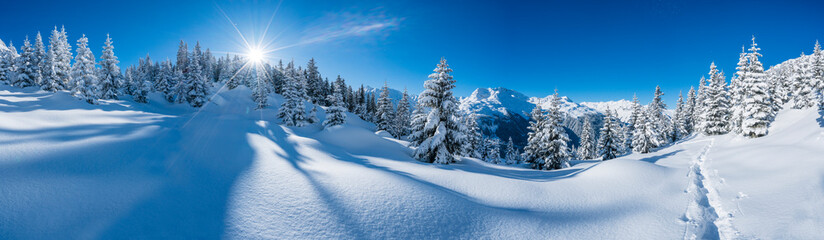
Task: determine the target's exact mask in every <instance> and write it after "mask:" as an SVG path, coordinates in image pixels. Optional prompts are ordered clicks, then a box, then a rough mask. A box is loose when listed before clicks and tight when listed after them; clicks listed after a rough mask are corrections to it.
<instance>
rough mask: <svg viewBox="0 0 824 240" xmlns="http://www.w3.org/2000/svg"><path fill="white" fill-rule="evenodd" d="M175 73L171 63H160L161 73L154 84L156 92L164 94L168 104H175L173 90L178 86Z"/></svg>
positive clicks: (167, 61)
mask: <svg viewBox="0 0 824 240" xmlns="http://www.w3.org/2000/svg"><path fill="white" fill-rule="evenodd" d="M174 71H175V69H174V67H173V66H172V62H171V61H169V60H168V59H167V60H166V61H163V62H162V63H160V72H159V73H158V75H157V78H156V82H155V84H154V90H155V91H157V92H159V93H161V94H163V97H164V98H165V99H166V101H168V102H174V100H175V99H174V91H173V88H174V86H175V85H176V84H177V80H178V79H175V77H174Z"/></svg>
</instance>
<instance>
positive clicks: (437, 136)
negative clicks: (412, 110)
mask: <svg viewBox="0 0 824 240" xmlns="http://www.w3.org/2000/svg"><path fill="white" fill-rule="evenodd" d="M451 72H452V69H450V68H449V65H448V64H447V63H446V59H444V58H441V62H440V63H439V64H438V67H437V68H436V69H435V70H434V73H432V74H430V75H429V80H427V81H426V82H425V83H424V89H425V90H424V91H423V92H422V93H421V94H420V96H419V97H418V99H419V102H420V103H421V105H422V106H423V107H426V108H429V109H431V110H430V111H429V114H428V117H427V118H426V124H425V125H424V128H423V130H422V135H421V136H422V139H424V140H423V141H422V142H421V144H420V145H419V146H418V148H417V149H415V158H417V159H419V160H421V161H424V162H429V163H439V164H449V163H452V162H456V161H457V157H456V155H457V154H460V153H461V151H462V149H461V148H462V146H463V141H465V140H466V139H465V136H464V135H463V133H464V132H465V130H464V129H463V128H464V126H463V125H462V124H461V123H460V121H459V120H460V116H458V102H457V99H455V97H453V96H452V89H453V88H455V80H454V79H453V78H452V75H450V73H451Z"/></svg>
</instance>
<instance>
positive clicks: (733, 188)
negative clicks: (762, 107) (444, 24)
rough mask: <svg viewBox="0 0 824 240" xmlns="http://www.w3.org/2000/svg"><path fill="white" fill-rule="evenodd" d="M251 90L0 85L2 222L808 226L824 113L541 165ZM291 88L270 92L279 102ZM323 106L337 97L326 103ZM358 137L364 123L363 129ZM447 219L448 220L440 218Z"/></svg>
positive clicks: (787, 233) (120, 230)
mask: <svg viewBox="0 0 824 240" xmlns="http://www.w3.org/2000/svg"><path fill="white" fill-rule="evenodd" d="M249 94H250V90H248V89H246V88H245V87H240V88H238V89H235V90H231V91H223V92H221V93H219V94H218V95H217V96H216V97H215V98H213V101H212V103H210V104H208V105H207V106H205V107H204V108H202V109H200V110H198V109H195V108H191V107H188V106H185V105H173V104H167V103H166V102H165V100H163V99H162V98H161V96H159V95H151V96H150V99H149V103H148V104H139V103H134V102H132V101H131V100H129V99H126V100H120V101H104V102H102V103H101V104H100V105H89V104H86V103H85V102H83V101H81V100H76V99H74V98H73V97H70V96H68V95H67V94H66V93H64V92H60V93H56V94H52V93H46V92H42V91H39V90H38V91H36V90H33V89H31V88H28V89H23V90H21V89H19V88H12V87H8V86H5V85H2V86H0V139H2V142H1V143H0V146H2V148H0V149H2V152H3V154H4V155H3V156H4V159H2V160H0V202H2V203H3V204H2V205H0V235H2V236H4V237H3V238H6V239H50V238H52V239H53V238H72V239H76V238H82V239H90V238H91V239H111V238H119V237H123V236H129V237H132V238H143V239H160V238H166V239H168V238H190V239H191V238H195V239H203V238H217V237H222V238H229V239H249V238H273V237H276V238H301V239H305V238H338V239H340V238H343V239H357V238H371V239H375V238H403V239H431V238H464V239H478V238H497V239H501V238H503V239H544V238H553V239H598V238H603V237H604V236H610V238H612V239H681V238H690V239H694V238H701V239H707V238H709V239H712V238H719V237H725V236H726V237H735V236H737V237H743V238H762V239H788V238H789V239H799V238H800V239H811V238H817V237H818V236H820V235H821V234H822V231H821V228H820V226H822V225H824V217H822V216H824V204H822V199H824V181H822V178H821V176H824V161H821V159H820V157H818V156H822V155H824V131H822V126H824V120H821V117H820V113H819V112H816V111H813V110H784V111H782V112H781V113H780V114H779V115H778V118H777V119H776V121H775V123H774V124H773V126H772V128H771V130H770V132H771V134H770V135H768V136H766V137H763V138H759V139H747V138H743V137H738V136H732V135H724V136H718V137H703V136H702V137H693V138H689V139H686V140H683V141H681V142H680V143H677V144H675V145H673V146H670V147H668V148H664V149H660V150H658V151H657V152H654V153H650V154H631V155H629V156H625V157H621V158H618V159H614V160H610V161H604V162H599V161H575V162H573V166H572V167H571V168H567V169H563V170H556V171H537V170H531V169H523V168H517V167H512V166H500V165H491V164H488V163H485V162H480V161H478V160H475V159H469V158H465V159H463V161H462V162H461V163H458V164H452V165H432V164H426V163H421V162H418V161H416V160H414V159H412V158H410V157H409V155H410V154H411V150H410V149H409V148H407V147H405V144H406V143H405V142H403V141H399V140H394V139H391V138H383V137H380V136H378V135H376V134H374V133H373V132H374V131H373V126H372V124H370V123H366V122H363V121H360V120H358V119H357V117H356V116H354V115H352V114H348V119H349V120H348V122H347V124H345V125H343V126H339V127H335V128H333V129H327V130H322V128H321V127H320V126H319V125H318V124H313V125H309V126H306V127H284V126H281V125H278V121H275V120H274V119H276V118H275V117H274V115H275V112H276V107H269V108H266V109H264V110H263V111H254V110H252V109H251V107H252V106H254V103H253V102H252V101H251V99H250V98H249ZM281 101H282V100H281V99H280V97H277V96H276V97H272V98H270V103H271V105H272V106H278V105H279V103H280V102H281ZM319 117H320V118H321V119H322V118H323V111H320V112H319ZM353 140H356V141H353ZM433 226H437V227H433Z"/></svg>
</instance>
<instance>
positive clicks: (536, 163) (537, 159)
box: [522, 103, 547, 169]
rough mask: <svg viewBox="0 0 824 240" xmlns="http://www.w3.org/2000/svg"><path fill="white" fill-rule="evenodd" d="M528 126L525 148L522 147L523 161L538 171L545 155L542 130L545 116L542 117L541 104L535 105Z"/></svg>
mask: <svg viewBox="0 0 824 240" xmlns="http://www.w3.org/2000/svg"><path fill="white" fill-rule="evenodd" d="M529 116H530V119H531V121H530V122H529V126H528V127H527V129H528V130H529V133H527V140H526V146H525V147H524V153H523V154H522V155H523V159H524V160H525V161H526V162H528V163H531V165H532V168H535V169H540V168H542V167H543V165H544V157H545V156H546V155H547V154H546V147H545V146H546V142H545V141H544V132H546V131H545V130H544V128H545V126H546V124H545V122H546V116H545V115H544V111H543V109H541V104H540V103H538V104H535V108H533V109H532V112H531V113H530V115H529Z"/></svg>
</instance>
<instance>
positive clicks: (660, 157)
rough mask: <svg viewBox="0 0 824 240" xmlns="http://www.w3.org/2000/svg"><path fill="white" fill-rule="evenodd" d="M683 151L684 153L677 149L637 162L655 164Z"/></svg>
mask: <svg viewBox="0 0 824 240" xmlns="http://www.w3.org/2000/svg"><path fill="white" fill-rule="evenodd" d="M683 151H684V150H683V149H679V150H676V151H672V152H668V153H665V154H661V155H657V156H649V157H645V158H642V159H639V160H640V161H644V162H648V163H652V164H656V163H657V162H658V161H659V160H661V159H664V158H668V157H671V156H673V155H675V154H678V153H680V152H683Z"/></svg>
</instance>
